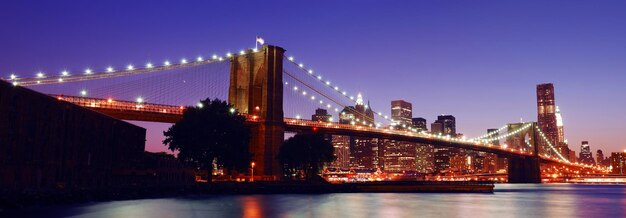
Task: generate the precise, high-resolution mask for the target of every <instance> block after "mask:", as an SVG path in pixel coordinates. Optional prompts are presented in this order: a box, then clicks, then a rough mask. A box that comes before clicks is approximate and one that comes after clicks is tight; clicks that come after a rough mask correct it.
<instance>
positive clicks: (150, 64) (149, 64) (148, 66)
mask: <svg viewBox="0 0 626 218" xmlns="http://www.w3.org/2000/svg"><path fill="white" fill-rule="evenodd" d="M153 67H154V66H153V65H152V63H147V64H146V68H153Z"/></svg>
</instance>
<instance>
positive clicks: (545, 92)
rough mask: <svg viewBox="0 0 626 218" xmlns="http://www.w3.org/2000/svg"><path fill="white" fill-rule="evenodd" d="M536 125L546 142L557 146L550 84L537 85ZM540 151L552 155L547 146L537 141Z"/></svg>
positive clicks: (554, 112) (552, 89)
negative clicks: (544, 136)
mask: <svg viewBox="0 0 626 218" xmlns="http://www.w3.org/2000/svg"><path fill="white" fill-rule="evenodd" d="M537 123H538V126H539V128H540V129H541V131H543V133H544V134H545V135H546V138H548V141H549V142H550V143H552V144H553V145H555V146H557V145H558V135H559V131H558V127H557V122H556V106H555V100H554V85H552V83H546V84H539V85H537ZM539 145H540V147H539V148H541V151H543V152H546V153H550V154H552V153H553V152H552V150H551V149H549V148H548V145H547V144H546V143H545V142H544V141H542V140H539Z"/></svg>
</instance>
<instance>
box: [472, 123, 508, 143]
mask: <svg viewBox="0 0 626 218" xmlns="http://www.w3.org/2000/svg"><path fill="white" fill-rule="evenodd" d="M507 127H508V126H507V125H504V126H502V127H500V128H499V129H498V130H496V131H493V132H489V133H487V134H484V135H482V136H479V137H476V138H472V139H470V140H480V139H484V138H489V137H491V136H493V135H495V134H498V133H500V132H501V131H503V130H504V129H506V128H507Z"/></svg>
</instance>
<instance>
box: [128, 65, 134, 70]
mask: <svg viewBox="0 0 626 218" xmlns="http://www.w3.org/2000/svg"><path fill="white" fill-rule="evenodd" d="M134 69H135V67H134V66H133V65H132V64H129V65H128V66H127V67H126V70H134Z"/></svg>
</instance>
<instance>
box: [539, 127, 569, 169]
mask: <svg viewBox="0 0 626 218" xmlns="http://www.w3.org/2000/svg"><path fill="white" fill-rule="evenodd" d="M535 128H536V129H537V132H539V136H541V138H542V139H543V141H544V142H546V143H547V144H548V147H550V149H552V151H554V153H556V154H557V155H558V156H559V158H561V160H563V161H564V162H566V163H571V162H570V161H569V160H568V159H567V158H565V157H563V154H561V152H559V151H558V150H557V149H556V148H555V147H554V145H552V143H551V142H550V141H549V140H548V138H547V137H546V135H545V134H544V133H543V131H541V128H539V127H538V126H536V127H535Z"/></svg>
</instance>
